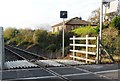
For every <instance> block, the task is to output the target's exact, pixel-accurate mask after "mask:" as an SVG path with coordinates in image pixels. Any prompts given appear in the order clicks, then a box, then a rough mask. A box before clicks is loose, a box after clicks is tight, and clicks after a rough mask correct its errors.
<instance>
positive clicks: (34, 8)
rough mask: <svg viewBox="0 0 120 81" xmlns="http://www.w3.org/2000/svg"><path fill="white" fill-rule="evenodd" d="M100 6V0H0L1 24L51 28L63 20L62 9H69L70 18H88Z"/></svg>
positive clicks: (4, 25)
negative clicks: (61, 16)
mask: <svg viewBox="0 0 120 81" xmlns="http://www.w3.org/2000/svg"><path fill="white" fill-rule="evenodd" d="M99 7H100V0H0V26H2V27H4V28H7V27H16V28H31V29H36V28H44V29H47V30H50V29H51V26H52V25H55V24H57V23H59V22H62V19H61V18H60V11H62V10H63V11H68V18H67V19H70V18H73V17H82V19H83V20H87V19H88V18H89V16H90V15H91V12H92V11H93V10H95V9H97V8H99Z"/></svg>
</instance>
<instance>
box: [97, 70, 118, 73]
mask: <svg viewBox="0 0 120 81" xmlns="http://www.w3.org/2000/svg"><path fill="white" fill-rule="evenodd" d="M116 71H120V69H116V70H107V71H99V72H95V73H110V72H116Z"/></svg>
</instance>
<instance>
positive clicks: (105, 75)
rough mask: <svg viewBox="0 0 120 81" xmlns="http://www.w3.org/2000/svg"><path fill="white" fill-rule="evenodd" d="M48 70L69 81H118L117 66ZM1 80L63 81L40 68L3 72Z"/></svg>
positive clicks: (84, 66)
mask: <svg viewBox="0 0 120 81" xmlns="http://www.w3.org/2000/svg"><path fill="white" fill-rule="evenodd" d="M49 69H50V70H52V71H54V72H56V73H58V74H59V75H61V76H63V77H65V78H67V79H69V80H70V81H80V80H81V81H89V80H94V81H120V79H119V77H118V76H119V75H120V67H119V64H101V65H81V66H73V67H52V68H49ZM3 80H8V81H64V80H62V79H61V78H60V77H58V76H55V75H53V74H51V73H49V72H47V71H45V70H43V69H41V68H31V69H16V70H4V71H3Z"/></svg>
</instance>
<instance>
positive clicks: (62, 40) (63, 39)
mask: <svg viewBox="0 0 120 81" xmlns="http://www.w3.org/2000/svg"><path fill="white" fill-rule="evenodd" d="M64 26H65V21H64V18H63V37H62V58H64V38H65V36H64V32H65V30H64Z"/></svg>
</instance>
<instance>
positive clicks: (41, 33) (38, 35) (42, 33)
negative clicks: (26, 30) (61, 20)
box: [33, 29, 48, 44]
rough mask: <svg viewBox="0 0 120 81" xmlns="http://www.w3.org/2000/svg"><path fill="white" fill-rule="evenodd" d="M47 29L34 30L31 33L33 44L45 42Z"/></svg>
mask: <svg viewBox="0 0 120 81" xmlns="http://www.w3.org/2000/svg"><path fill="white" fill-rule="evenodd" d="M47 35H48V33H47V31H46V30H41V29H38V30H35V32H34V35H33V41H34V43H35V44H42V43H45V41H46V38H47Z"/></svg>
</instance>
